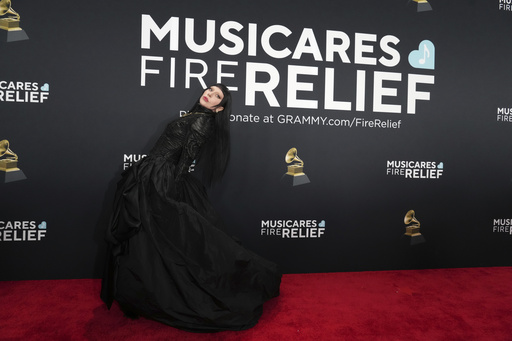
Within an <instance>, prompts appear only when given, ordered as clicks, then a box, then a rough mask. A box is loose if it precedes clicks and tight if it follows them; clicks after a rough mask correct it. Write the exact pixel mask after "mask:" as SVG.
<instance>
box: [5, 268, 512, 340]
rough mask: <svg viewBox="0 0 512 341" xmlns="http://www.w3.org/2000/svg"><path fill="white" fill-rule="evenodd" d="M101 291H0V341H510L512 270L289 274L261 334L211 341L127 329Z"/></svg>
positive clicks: (30, 285) (90, 287)
mask: <svg viewBox="0 0 512 341" xmlns="http://www.w3.org/2000/svg"><path fill="white" fill-rule="evenodd" d="M99 290H100V280H98V279H82V280H50V281H9V282H0V340H123V341H124V340H223V341H224V340H240V341H245V340H279V341H288V340H293V341H297V340H408V341H409V340H435V341H438V340H450V341H452V340H465V341H466V340H512V321H511V319H512V267H498V268H469V269H438V270H412V271H379V272H351V273H330V274H295V275H285V276H284V277H283V282H282V286H281V296H280V297H279V298H277V299H274V300H272V301H270V302H268V303H266V304H265V307H264V313H263V316H262V318H261V319H260V322H259V323H258V325H256V326H255V327H254V328H252V329H250V330H246V331H241V332H221V333H212V334H195V333H189V332H184V331H181V330H177V329H174V328H172V327H168V326H166V325H163V324H160V323H157V322H154V321H150V320H147V319H144V318H139V319H137V320H130V319H128V318H126V317H124V316H123V314H122V312H121V311H120V310H119V308H118V307H117V306H116V305H114V306H113V307H112V309H111V310H110V311H109V310H107V309H106V307H105V306H104V305H103V304H102V302H101V300H100V298H99Z"/></svg>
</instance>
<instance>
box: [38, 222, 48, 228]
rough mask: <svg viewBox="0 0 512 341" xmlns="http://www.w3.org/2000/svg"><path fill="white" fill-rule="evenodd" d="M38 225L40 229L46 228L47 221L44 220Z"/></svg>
mask: <svg viewBox="0 0 512 341" xmlns="http://www.w3.org/2000/svg"><path fill="white" fill-rule="evenodd" d="M37 227H39V229H40V230H46V221H43V222H42V223H41V224H39V225H38V226H37Z"/></svg>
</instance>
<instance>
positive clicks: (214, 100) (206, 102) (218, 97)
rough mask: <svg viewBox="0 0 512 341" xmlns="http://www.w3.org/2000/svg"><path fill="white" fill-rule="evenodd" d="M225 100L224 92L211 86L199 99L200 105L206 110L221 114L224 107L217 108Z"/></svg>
mask: <svg viewBox="0 0 512 341" xmlns="http://www.w3.org/2000/svg"><path fill="white" fill-rule="evenodd" d="M223 98H224V94H223V93H222V90H221V89H219V88H218V87H216V86H211V87H209V88H208V89H206V90H205V91H204V92H203V94H202V95H201V98H200V99H199V104H201V105H202V106H203V107H205V108H206V109H210V110H212V111H215V112H219V111H222V110H224V108H223V107H217V106H218V105H219V104H220V102H221V101H222V99H223Z"/></svg>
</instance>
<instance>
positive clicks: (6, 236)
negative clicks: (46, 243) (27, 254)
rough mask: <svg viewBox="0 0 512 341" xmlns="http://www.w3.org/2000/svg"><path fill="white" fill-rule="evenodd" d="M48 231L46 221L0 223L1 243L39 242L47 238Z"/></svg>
mask: <svg viewBox="0 0 512 341" xmlns="http://www.w3.org/2000/svg"><path fill="white" fill-rule="evenodd" d="M46 229H47V223H46V221H42V222H41V223H40V224H37V223H36V222H35V221H0V242H38V241H41V240H42V239H43V238H44V237H46Z"/></svg>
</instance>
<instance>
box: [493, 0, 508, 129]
mask: <svg viewBox="0 0 512 341" xmlns="http://www.w3.org/2000/svg"><path fill="white" fill-rule="evenodd" d="M511 1H512V0H511ZM496 121H498V122H512V108H498V110H497V114H496Z"/></svg>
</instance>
